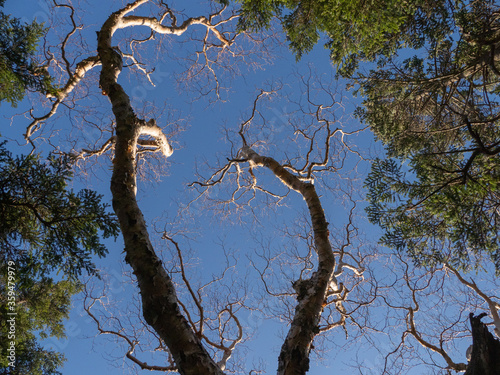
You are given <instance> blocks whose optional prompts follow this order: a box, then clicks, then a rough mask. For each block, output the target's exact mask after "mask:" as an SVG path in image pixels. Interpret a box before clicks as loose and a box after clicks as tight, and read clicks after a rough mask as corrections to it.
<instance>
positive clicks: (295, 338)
mask: <svg viewBox="0 0 500 375" xmlns="http://www.w3.org/2000/svg"><path fill="white" fill-rule="evenodd" d="M241 154H242V156H243V157H244V158H245V159H247V160H248V161H249V162H250V165H251V166H252V165H253V166H263V167H266V168H268V169H270V170H271V171H272V172H273V173H274V175H275V176H276V177H277V178H278V179H280V181H281V182H282V183H283V184H284V185H286V186H288V187H289V188H290V189H293V190H295V191H296V192H298V193H299V194H300V195H302V197H303V198H304V200H305V202H306V204H307V208H308V210H309V215H310V217H311V224H312V228H313V233H314V247H315V250H316V253H317V254H318V267H317V269H316V272H314V273H313V274H312V276H311V277H310V278H309V279H305V280H298V281H296V282H295V283H294V284H293V288H294V289H295V291H296V292H297V306H296V308H295V314H294V316H293V319H292V322H291V324H290V329H289V330H288V334H287V336H286V338H285V341H284V343H283V346H282V347H281V352H280V355H279V357H278V375H303V374H305V373H306V372H307V371H308V370H309V353H310V351H311V349H312V343H313V340H314V337H315V336H316V335H317V334H318V333H319V322H320V318H321V313H322V312H323V305H324V303H325V301H326V298H327V292H328V287H329V285H330V282H331V281H332V280H333V279H334V274H333V273H334V269H335V257H334V255H333V251H332V247H331V244H330V240H329V238H328V235H329V231H328V223H327V221H326V218H325V212H324V211H323V207H322V206H321V202H320V199H319V197H318V194H317V193H316V189H315V187H314V185H313V184H312V183H310V182H305V181H302V180H301V179H299V178H298V177H297V176H295V175H293V174H292V173H290V172H289V171H287V170H286V169H285V168H283V166H282V165H281V164H279V163H278V162H277V161H276V160H274V159H273V158H270V157H265V156H261V155H259V154H257V153H256V152H255V151H254V150H252V149H251V148H249V147H248V146H244V147H243V148H242V150H241Z"/></svg>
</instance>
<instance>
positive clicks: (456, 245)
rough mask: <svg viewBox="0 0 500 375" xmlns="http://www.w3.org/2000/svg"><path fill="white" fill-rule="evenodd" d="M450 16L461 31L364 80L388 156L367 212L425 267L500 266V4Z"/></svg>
mask: <svg viewBox="0 0 500 375" xmlns="http://www.w3.org/2000/svg"><path fill="white" fill-rule="evenodd" d="M449 14H453V17H451V18H449V20H448V21H447V22H448V25H449V27H447V29H449V30H451V31H453V32H448V33H447V34H446V33H445V30H441V32H440V31H439V30H437V31H436V32H435V33H434V34H429V35H430V36H429V37H427V39H426V43H425V46H426V48H425V50H422V51H417V52H418V54H417V55H415V56H414V57H411V58H408V59H406V60H405V61H404V62H402V63H399V64H398V63H396V62H395V61H393V62H392V63H391V65H390V66H386V67H385V68H384V69H379V70H377V71H372V72H370V74H368V75H366V76H360V78H359V80H358V82H359V83H360V84H361V93H362V94H363V95H365V97H366V99H365V102H364V107H363V108H362V109H360V110H359V111H358V115H359V116H360V118H361V119H362V120H363V121H365V122H367V123H368V124H369V125H370V127H371V129H372V130H373V131H374V133H375V134H376V136H377V138H378V139H379V140H381V141H382V142H383V143H384V145H385V146H386V150H387V154H388V159H387V160H384V161H383V160H377V161H376V162H375V163H374V165H373V168H372V172H371V174H370V176H369V178H368V180H367V186H368V188H369V194H368V198H369V200H370V207H369V208H368V214H369V217H370V219H371V220H372V221H373V222H374V223H377V224H379V225H380V226H381V227H382V228H383V229H385V231H386V233H385V235H384V237H383V238H382V241H383V243H384V244H386V245H388V246H391V247H394V248H396V249H398V250H403V249H404V250H407V251H408V252H409V253H410V254H411V255H413V256H414V259H415V260H416V261H417V263H418V264H432V263H434V262H436V261H438V262H439V261H442V260H446V261H448V262H450V263H452V264H454V265H455V266H456V267H462V268H469V267H474V265H475V260H477V259H478V258H477V256H478V255H479V256H482V255H489V256H490V257H491V259H492V261H493V262H494V264H495V266H496V269H497V271H500V241H499V240H500V238H499V234H498V233H499V230H500V211H499V209H500V196H499V194H498V183H499V181H500V164H499V157H498V156H499V154H500V128H499V119H500V100H499V99H500V97H499V96H498V94H499V92H500V91H499V90H500V85H499V84H500V72H499V70H498V67H499V63H500V54H499V53H498V52H497V51H500V18H499V7H498V5H496V4H495V3H494V2H492V1H475V2H471V3H470V4H464V5H463V6H461V7H459V8H456V9H452V10H450V11H449ZM436 35H437V36H439V37H436ZM443 35H446V37H444V38H443V37H442V36H443Z"/></svg>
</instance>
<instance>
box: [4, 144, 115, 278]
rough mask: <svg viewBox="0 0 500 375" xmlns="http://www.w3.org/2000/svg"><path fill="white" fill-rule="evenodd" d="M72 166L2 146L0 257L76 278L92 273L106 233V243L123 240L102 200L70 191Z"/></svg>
mask: <svg viewBox="0 0 500 375" xmlns="http://www.w3.org/2000/svg"><path fill="white" fill-rule="evenodd" d="M69 162H70V160H68V159H56V158H51V159H50V160H49V161H48V162H47V163H41V162H40V161H39V159H38V158H37V157H32V156H23V157H16V158H13V157H12V156H11V155H10V153H9V152H8V151H7V150H6V149H5V147H4V146H2V147H0V165H1V166H2V168H1V170H0V215H1V217H2V218H3V220H2V222H1V223H0V251H1V253H0V254H1V257H2V258H3V259H9V260H13V261H15V262H16V264H17V266H18V267H26V268H29V269H30V270H31V273H32V274H33V275H48V274H49V273H50V272H52V271H57V272H62V273H63V274H64V275H66V276H68V277H71V278H76V277H78V276H79V275H80V274H81V272H82V270H86V271H88V272H90V273H92V272H93V270H94V265H93V263H92V262H91V259H90V257H91V255H93V254H95V255H98V256H100V257H101V256H104V255H105V254H106V251H107V250H106V248H105V246H104V245H103V244H102V243H101V242H100V237H99V235H100V232H102V235H103V237H104V238H107V237H110V236H116V235H117V231H118V225H117V221H116V219H115V217H114V215H113V214H111V213H108V212H107V210H106V205H104V204H102V203H101V202H100V201H101V196H99V195H97V194H96V193H95V192H94V191H91V190H86V189H84V190H81V191H80V192H78V193H75V192H73V191H71V190H68V189H67V188H66V186H67V183H68V180H69V179H70V178H71V176H72V174H71V170H70V164H69ZM26 282H27V281H26Z"/></svg>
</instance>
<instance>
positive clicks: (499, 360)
mask: <svg viewBox="0 0 500 375" xmlns="http://www.w3.org/2000/svg"><path fill="white" fill-rule="evenodd" d="M486 315H487V314H486V313H483V314H480V315H478V316H476V317H475V316H474V315H473V314H472V313H471V314H470V315H469V319H470V324H471V327H472V354H471V360H470V362H469V365H468V366H467V371H466V372H465V375H500V341H498V340H497V339H495V337H494V336H493V335H492V334H491V333H490V331H489V330H488V327H486V325H485V324H484V323H482V322H481V318H483V317H484V316H486Z"/></svg>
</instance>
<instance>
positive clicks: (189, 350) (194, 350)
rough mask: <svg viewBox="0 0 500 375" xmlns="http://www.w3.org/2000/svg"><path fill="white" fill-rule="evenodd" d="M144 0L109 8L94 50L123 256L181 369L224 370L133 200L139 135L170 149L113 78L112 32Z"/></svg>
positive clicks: (147, 314)
mask: <svg viewBox="0 0 500 375" xmlns="http://www.w3.org/2000/svg"><path fill="white" fill-rule="evenodd" d="M145 2H146V1H145V0H138V1H135V2H134V3H131V4H129V5H128V6H126V7H125V8H123V9H122V10H120V11H118V12H115V13H113V14H112V15H111V16H110V17H109V18H108V20H107V21H106V22H105V23H104V25H103V27H102V28H101V30H100V32H99V34H98V48H97V50H98V53H99V57H100V59H101V61H102V71H101V76H100V87H101V89H102V92H103V94H104V95H107V96H108V97H109V99H110V101H111V105H112V110H113V113H114V115H115V118H116V146H115V158H114V161H113V164H114V167H113V175H112V179H111V192H112V195H113V208H114V210H115V212H116V215H117V216H118V219H119V222H120V229H121V231H122V234H123V239H124V242H125V253H126V256H125V260H126V262H127V263H128V264H130V266H131V267H132V268H133V270H134V274H135V276H136V277H137V282H138V285H139V289H140V293H141V298H142V308H143V315H144V318H145V320H146V322H147V323H148V324H149V325H151V326H152V327H153V328H154V330H155V331H156V332H157V333H158V334H159V336H160V337H161V338H162V340H163V341H165V343H166V345H167V346H168V348H169V350H170V352H171V354H172V357H173V358H174V361H175V363H176V365H177V368H178V371H179V373H180V374H183V375H184V374H185V375H200V374H207V375H209V374H210V375H212V374H213V375H222V374H223V372H222V371H221V369H220V368H219V367H218V366H217V364H216V363H215V362H214V361H213V359H212V358H211V357H210V355H209V354H208V352H207V351H206V349H205V348H204V347H203V345H202V343H201V340H200V338H199V337H198V336H197V335H196V334H195V333H194V331H193V330H192V329H191V327H190V326H189V324H188V322H187V320H186V319H185V317H184V316H183V315H182V314H181V311H180V308H179V304H178V301H177V295H176V291H175V288H174V284H173V283H172V280H171V278H170V276H169V275H168V274H167V272H166V271H165V269H164V268H163V266H162V263H161V261H160V259H159V258H158V256H157V255H156V253H155V251H154V248H153V246H152V244H151V241H150V239H149V234H148V231H147V227H146V223H145V220H144V217H143V215H142V212H141V210H140V208H139V206H138V204H137V200H136V190H137V187H136V186H137V185H136V175H135V167H136V149H137V142H138V138H139V136H140V135H141V134H149V135H153V136H155V137H156V138H157V145H158V147H159V148H160V149H161V151H162V152H163V153H164V155H165V156H170V154H172V149H171V148H170V145H169V144H168V142H167V141H166V138H165V137H164V136H163V134H162V133H161V129H159V128H157V127H156V124H155V123H154V122H146V121H145V120H143V119H140V118H138V117H137V116H136V115H135V113H134V110H133V108H132V106H131V104H130V98H129V97H128V95H127V94H126V92H125V91H124V89H123V88H122V86H121V85H120V84H118V83H117V79H118V75H119V74H120V72H121V69H122V64H123V63H122V57H121V55H120V54H119V53H118V52H117V51H115V50H114V49H113V48H112V45H111V40H112V36H113V33H114V32H115V31H116V30H117V29H119V28H121V27H123V19H124V17H125V15H126V14H127V13H129V12H130V11H132V10H134V9H135V8H137V7H138V6H139V5H141V4H143V3H145ZM160 133H161V134H160Z"/></svg>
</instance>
